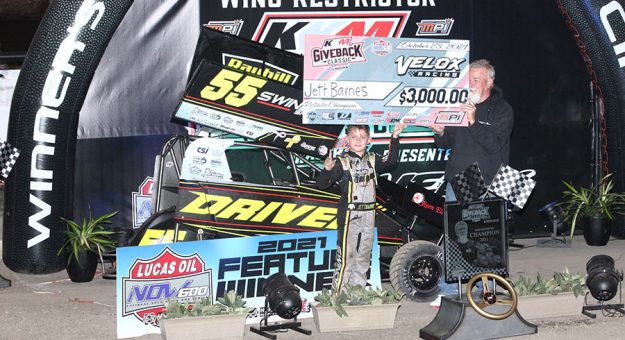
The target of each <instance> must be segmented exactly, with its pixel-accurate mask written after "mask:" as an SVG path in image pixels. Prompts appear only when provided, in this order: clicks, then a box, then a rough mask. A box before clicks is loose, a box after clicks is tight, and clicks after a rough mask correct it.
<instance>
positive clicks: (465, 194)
mask: <svg viewBox="0 0 625 340" xmlns="http://www.w3.org/2000/svg"><path fill="white" fill-rule="evenodd" d="M449 183H450V184H451V187H452V189H454V194H456V199H457V200H458V202H460V203H461V204H466V203H469V202H471V201H473V200H474V199H476V198H478V197H479V196H480V195H481V194H483V193H484V192H485V191H486V184H484V179H483V178H482V173H481V172H480V167H479V166H478V165H477V163H473V164H471V165H470V166H469V167H468V168H466V169H465V170H464V171H462V172H461V173H458V174H456V175H455V176H454V178H452V179H451V181H449Z"/></svg>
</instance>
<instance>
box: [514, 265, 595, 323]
mask: <svg viewBox="0 0 625 340" xmlns="http://www.w3.org/2000/svg"><path fill="white" fill-rule="evenodd" d="M514 289H515V290H516V292H517V296H518V297H519V303H518V306H517V309H518V311H519V314H520V315H521V316H523V318H525V319H528V320H531V319H544V318H552V317H561V316H575V315H579V314H580V313H581V312H582V307H583V305H584V299H583V295H584V292H585V278H584V275H583V274H581V273H577V274H572V273H570V272H569V269H568V268H565V269H564V271H562V272H556V273H553V277H551V278H550V279H548V280H544V279H542V278H541V276H540V274H538V275H536V280H532V279H530V278H525V277H523V276H521V277H520V278H519V280H517V281H516V282H514Z"/></svg>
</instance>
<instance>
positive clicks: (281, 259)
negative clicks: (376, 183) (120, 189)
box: [116, 231, 382, 338]
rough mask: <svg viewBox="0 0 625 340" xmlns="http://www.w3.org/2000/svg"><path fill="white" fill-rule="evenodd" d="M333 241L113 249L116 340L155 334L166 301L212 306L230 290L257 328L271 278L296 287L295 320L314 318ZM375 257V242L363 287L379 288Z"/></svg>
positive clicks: (319, 237) (330, 235)
mask: <svg viewBox="0 0 625 340" xmlns="http://www.w3.org/2000/svg"><path fill="white" fill-rule="evenodd" d="M376 236H377V233H376ZM336 242H337V239H336V231H324V232H312V233H311V232H306V233H298V234H285V235H271V236H254V237H236V238H224V239H214V240H205V241H191V242H178V243H172V244H158V245H150V246H139V247H121V248H117V282H116V285H117V337H118V338H129V337H138V336H142V335H145V334H158V333H160V328H159V322H158V321H159V319H158V316H159V314H160V313H162V312H163V311H164V308H165V303H166V301H167V300H169V299H177V300H178V301H179V302H181V303H184V302H192V301H197V300H199V299H202V298H211V299H212V300H213V302H214V303H216V301H217V297H220V296H223V295H224V293H226V292H227V291H229V290H236V291H237V293H238V294H240V295H242V296H243V299H244V300H245V301H246V303H247V306H248V307H255V310H254V311H252V312H251V313H250V314H249V316H248V319H247V323H248V324H255V323H258V322H260V320H261V318H262V314H261V313H262V310H263V309H264V306H265V297H264V296H263V292H262V287H263V282H264V280H265V279H266V278H267V277H269V276H271V275H273V274H275V273H277V272H283V273H285V274H286V275H287V276H288V278H289V280H290V281H291V282H292V283H293V284H294V285H295V286H297V287H298V288H299V291H300V295H301V297H302V301H303V306H302V313H301V314H300V315H299V316H298V317H299V318H306V317H312V310H311V306H310V304H311V303H312V301H313V299H314V297H315V296H317V294H318V293H319V292H321V290H322V289H323V288H328V289H329V288H330V286H331V285H332V274H333V271H334V257H335V253H336ZM379 256H380V254H379V248H378V243H377V237H374V244H373V252H372V256H371V263H372V266H371V272H370V278H369V284H371V286H373V287H377V288H381V287H382V283H381V278H380V268H379V265H378V264H379ZM277 320H281V319H280V318H278V317H277V316H272V318H270V319H269V321H270V322H272V321H277Z"/></svg>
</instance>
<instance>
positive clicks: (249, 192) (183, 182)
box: [129, 136, 443, 301]
mask: <svg viewBox="0 0 625 340" xmlns="http://www.w3.org/2000/svg"><path fill="white" fill-rule="evenodd" d="M197 139H198V138H197V137H189V136H173V137H172V138H170V139H169V140H168V141H167V142H166V143H164V145H163V148H162V150H161V153H160V155H158V156H157V157H156V162H155V174H154V180H155V183H154V189H153V194H152V209H153V211H154V213H153V215H152V216H151V217H150V218H149V219H148V220H147V221H145V222H144V223H143V224H142V225H141V226H140V228H139V229H138V230H137V231H136V232H135V234H134V236H133V237H132V238H131V240H130V242H129V244H130V245H138V246H141V245H149V244H157V243H171V242H174V240H175V241H191V240H203V239H214V238H225V237H245V236H255V235H267V234H275V233H295V232H314V231H324V230H332V229H336V227H337V224H336V207H337V204H338V200H339V188H338V186H335V187H332V188H331V189H330V190H325V191H321V190H319V189H317V187H316V186H315V181H314V179H315V177H316V176H317V175H318V173H319V171H320V168H319V166H318V165H317V164H315V160H314V159H310V158H307V157H306V156H303V155H301V154H298V153H296V152H292V151H288V150H285V149H282V148H278V147H275V146H270V145H266V144H257V143H249V142H234V143H232V145H231V146H229V147H227V148H226V149H225V150H224V151H225V158H226V159H227V162H226V166H227V168H226V169H225V170H224V171H226V173H227V174H228V177H229V178H227V179H228V180H226V181H223V180H221V179H220V180H198V179H194V180H187V179H184V178H183V179H181V172H184V171H185V169H184V168H185V164H191V163H194V162H195V163H196V165H202V164H203V162H204V160H202V159H200V158H203V157H196V156H189V154H188V153H187V154H185V151H186V150H187V149H188V148H189V145H190V143H191V142H193V141H194V140H197ZM213 156H215V155H213ZM213 159H218V158H213ZM211 162H217V163H222V162H219V161H214V160H212V161H211ZM317 162H318V160H317ZM213 165H216V166H217V167H222V168H223V164H213ZM192 168H193V167H192ZM212 169H214V167H210V166H208V167H206V169H205V170H203V171H204V172H206V171H209V172H211V174H209V176H208V177H211V175H212V176H215V175H216V174H215V173H214V170H212ZM195 170H196V172H198V173H199V172H201V171H200V170H199V168H198V169H195ZM204 175H205V173H204ZM222 177H223V176H222ZM213 178H215V177H213ZM222 179H223V178H222ZM376 201H377V203H376V222H375V223H376V227H377V229H378V243H379V245H380V269H381V273H382V276H383V278H384V279H387V280H388V279H390V282H391V284H392V286H393V287H394V288H395V289H397V290H398V291H400V292H402V293H405V294H406V296H408V297H409V298H410V299H412V300H415V301H431V300H433V299H434V298H436V296H437V293H438V291H439V289H438V283H439V280H441V278H442V273H443V267H442V265H441V261H442V251H441V248H440V247H439V246H438V245H437V244H436V243H433V242H431V241H426V240H432V241H434V240H436V239H439V242H440V235H441V234H442V205H443V200H442V198H441V197H439V196H438V195H436V194H434V193H431V192H429V191H428V190H426V189H424V188H423V187H420V186H418V185H415V186H409V187H408V188H404V187H401V186H399V185H397V184H395V183H392V182H390V181H388V180H385V179H384V178H380V181H379V188H378V190H377V200H376Z"/></svg>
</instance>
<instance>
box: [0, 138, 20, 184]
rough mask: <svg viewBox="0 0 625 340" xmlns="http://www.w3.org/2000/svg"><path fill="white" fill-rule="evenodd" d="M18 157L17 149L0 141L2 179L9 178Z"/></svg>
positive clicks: (0, 171) (0, 173)
mask: <svg viewBox="0 0 625 340" xmlns="http://www.w3.org/2000/svg"><path fill="white" fill-rule="evenodd" d="M19 155H20V152H19V150H17V148H14V147H12V146H11V144H9V143H8V142H5V141H3V140H1V139H0V175H1V176H2V177H4V178H7V177H9V173H10V172H11V169H13V166H14V165H15V162H16V161H17V157H18V156H19Z"/></svg>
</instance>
